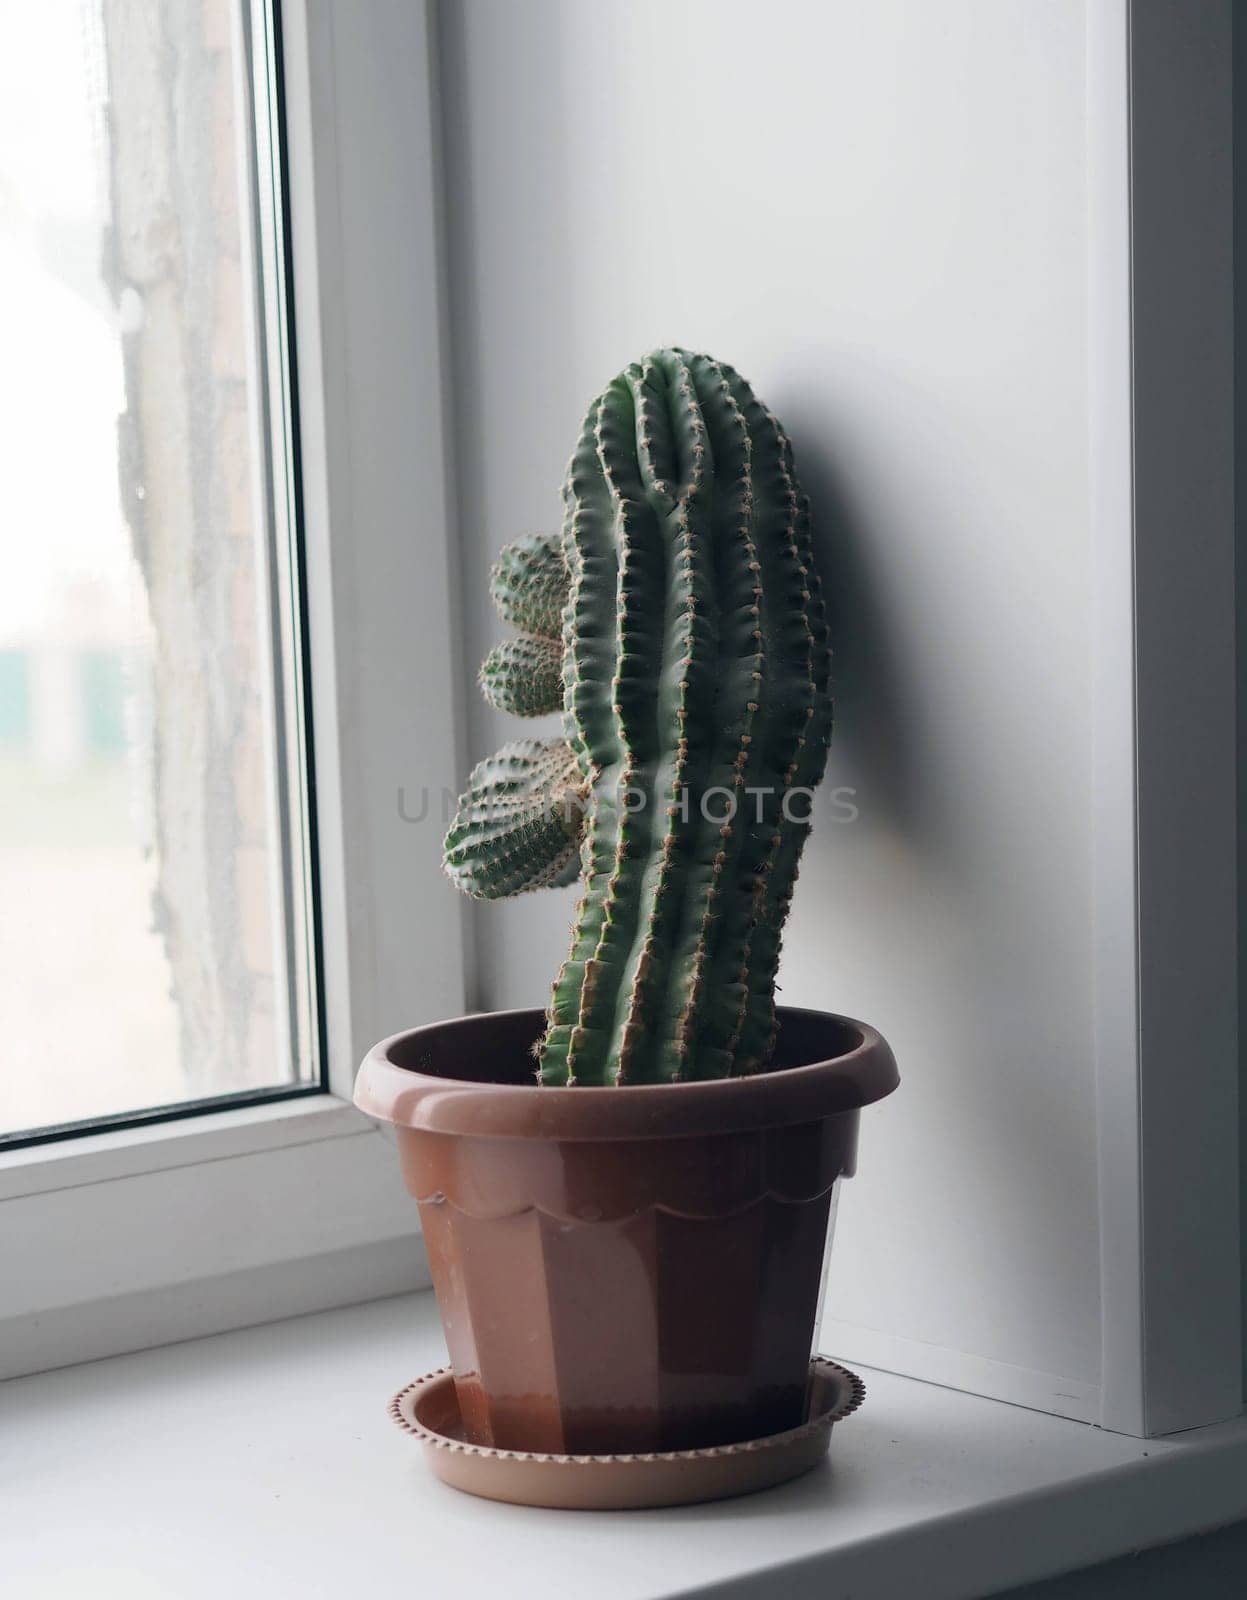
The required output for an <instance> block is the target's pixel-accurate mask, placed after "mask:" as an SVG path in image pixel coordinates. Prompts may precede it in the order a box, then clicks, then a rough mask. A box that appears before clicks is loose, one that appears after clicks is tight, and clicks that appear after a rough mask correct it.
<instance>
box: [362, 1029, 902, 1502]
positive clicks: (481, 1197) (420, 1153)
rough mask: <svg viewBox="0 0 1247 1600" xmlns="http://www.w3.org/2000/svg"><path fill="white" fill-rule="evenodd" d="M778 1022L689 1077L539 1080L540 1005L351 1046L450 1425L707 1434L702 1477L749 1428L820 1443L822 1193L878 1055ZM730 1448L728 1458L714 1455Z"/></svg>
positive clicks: (858, 1032)
mask: <svg viewBox="0 0 1247 1600" xmlns="http://www.w3.org/2000/svg"><path fill="white" fill-rule="evenodd" d="M779 1020H780V1032H779V1043H778V1047H777V1055H776V1066H775V1068H774V1069H773V1070H771V1071H769V1072H766V1073H759V1074H756V1075H754V1076H752V1077H745V1078H726V1079H720V1080H714V1081H709V1082H698V1083H677V1084H639V1085H629V1086H628V1087H626V1088H599V1087H594V1088H552V1087H548V1086H539V1085H537V1084H535V1083H534V1082H533V1077H532V1056H531V1048H532V1046H533V1044H534V1042H535V1041H536V1040H537V1039H538V1037H539V1036H540V1034H541V1031H542V1029H543V1027H544V1024H545V1016H544V1013H543V1012H541V1011H536V1010H534V1011H510V1012H499V1013H494V1014H486V1015H478V1016H472V1017H463V1018H460V1019H459V1020H457V1021H454V1022H446V1023H437V1024H434V1025H431V1026H429V1027H425V1028H417V1029H415V1030H413V1031H412V1032H410V1033H405V1034H399V1035H397V1036H396V1037H395V1038H392V1039H388V1040H386V1041H385V1042H384V1043H382V1044H380V1045H378V1046H377V1047H376V1048H375V1049H374V1050H373V1051H371V1052H370V1053H369V1055H368V1057H367V1058H366V1060H365V1061H364V1064H363V1067H362V1068H361V1070H360V1074H359V1077H358V1079H357V1081H356V1086H355V1102H356V1104H357V1105H358V1106H359V1107H360V1109H361V1110H363V1111H366V1112H368V1113H369V1114H370V1115H372V1116H374V1117H381V1118H384V1119H385V1120H386V1121H389V1122H392V1123H394V1124H395V1126H396V1127H397V1130H398V1148H399V1157H400V1161H401V1164H402V1170H403V1177H404V1179H405V1181H406V1184H407V1188H408V1190H409V1191H410V1193H411V1194H412V1195H413V1197H414V1198H415V1199H416V1201H417V1202H418V1203H419V1207H420V1219H421V1224H422V1227H423V1232H424V1241H425V1245H426V1247H427V1250H428V1258H429V1267H430V1270H431V1273H432V1277H433V1286H434V1289H435V1291H436V1293H437V1300H438V1309H439V1311H440V1313H441V1318H442V1326H443V1328H444V1330H445V1334H446V1346H447V1349H448V1351H449V1354H450V1361H451V1367H452V1369H453V1372H454V1382H453V1385H448V1387H449V1388H451V1389H453V1393H454V1396H455V1404H456V1406H457V1408H458V1424H457V1426H458V1427H459V1429H460V1430H461V1441H462V1442H464V1443H466V1444H470V1445H472V1446H473V1447H475V1448H479V1449H482V1450H493V1451H501V1452H504V1453H519V1454H522V1455H525V1456H533V1457H538V1456H540V1457H614V1458H618V1457H629V1458H631V1457H645V1458H657V1457H662V1458H664V1459H666V1458H667V1457H672V1456H680V1455H681V1454H682V1453H687V1452H693V1453H694V1454H695V1455H697V1456H699V1457H701V1456H702V1455H703V1454H704V1453H705V1452H711V1454H710V1455H708V1456H706V1457H705V1460H706V1461H707V1462H711V1461H713V1462H715V1463H717V1465H715V1466H714V1467H709V1466H707V1468H706V1470H707V1472H709V1473H710V1474H711V1476H712V1477H713V1476H714V1475H715V1474H726V1475H728V1476H731V1474H732V1473H734V1472H736V1471H737V1470H739V1471H740V1472H741V1473H743V1474H744V1475H745V1478H746V1479H748V1477H749V1474H751V1473H753V1472H755V1471H758V1472H760V1471H763V1470H764V1469H765V1470H767V1471H770V1470H773V1469H775V1468H776V1466H777V1464H782V1456H781V1457H780V1458H776V1461H771V1459H770V1456H769V1454H767V1453H764V1456H765V1461H763V1460H759V1459H756V1457H757V1451H756V1450H755V1449H754V1448H753V1445H752V1444H751V1443H750V1441H770V1440H773V1439H778V1438H783V1439H786V1440H788V1441H789V1443H788V1445H786V1446H785V1448H786V1449H787V1448H791V1450H792V1451H793V1452H795V1456H794V1459H800V1460H805V1459H806V1455H805V1454H803V1452H805V1453H808V1452H809V1451H810V1450H814V1449H815V1440H814V1438H813V1437H812V1436H811V1435H810V1434H807V1433H805V1432H804V1431H803V1430H804V1429H805V1428H806V1425H807V1423H808V1422H809V1421H810V1420H811V1419H810V1415H809V1413H808V1403H809V1399H810V1360H811V1356H812V1353H813V1352H814V1351H815V1350H817V1335H818V1325H819V1321H820V1317H821V1302H822V1293H823V1286H824V1284H825V1281H826V1264H827V1252H828V1249H829V1247H830V1241H831V1234H832V1222H833V1219H834V1216H835V1203H836V1197H837V1193H838V1187H839V1183H840V1180H841V1179H842V1178H846V1177H850V1176H851V1175H852V1174H853V1172H854V1171H855V1169H856V1164H857V1135H858V1121H859V1116H860V1110H861V1107H862V1106H865V1105H869V1104H870V1103H871V1102H873V1101H875V1100H879V1099H881V1098H882V1097H883V1096H884V1095H886V1094H889V1093H890V1092H891V1091H892V1089H894V1088H895V1086H896V1083H897V1073H896V1063H895V1062H894V1060H893V1058H892V1052H891V1051H890V1050H889V1049H888V1046H887V1044H886V1043H885V1042H884V1041H883V1040H882V1039H881V1038H880V1036H879V1035H878V1034H877V1033H876V1032H875V1031H874V1029H872V1028H868V1027H867V1026H866V1025H865V1024H864V1023H860V1022H854V1021H852V1020H851V1019H850V1018H847V1017H837V1016H832V1015H828V1014H826V1013H823V1012H817V1011H798V1010H794V1009H790V1008H781V1009H780V1012H779ZM796 1435H800V1436H801V1437H800V1439H799V1440H797V1439H795V1438H793V1437H792V1436H796ZM825 1445H826V1440H825V1438H823V1440H822V1441H821V1443H819V1444H818V1448H817V1450H816V1452H815V1453H816V1455H821V1453H822V1450H823V1449H824V1448H825ZM729 1446H730V1447H733V1449H736V1450H737V1451H738V1452H739V1454H740V1457H741V1460H740V1462H739V1463H738V1465H737V1466H735V1467H729V1466H728V1465H727V1464H726V1463H727V1462H729V1461H732V1462H735V1461H736V1456H735V1455H732V1456H727V1457H725V1456H722V1455H717V1454H714V1453H713V1452H716V1451H720V1450H722V1449H723V1448H724V1447H729ZM475 1459H476V1457H475V1456H464V1457H463V1458H462V1460H463V1461H472V1460H475ZM482 1459H483V1458H482ZM454 1460H455V1462H456V1463H458V1464H460V1465H462V1462H461V1459H460V1456H459V1454H455V1456H454ZM766 1462H769V1463H770V1464H769V1465H766ZM807 1464H808V1463H807ZM463 1470H465V1471H466V1470H468V1469H467V1468H464V1469H463ZM621 1470H622V1469H621ZM796 1470H800V1468H797V1469H796ZM786 1475H789V1474H788V1472H787V1469H786V1468H784V1469H783V1470H782V1471H781V1472H780V1476H786ZM528 1477H532V1474H531V1473H528V1474H526V1478H528ZM599 1477H601V1474H600V1473H599ZM608 1480H609V1481H610V1482H612V1483H614V1482H616V1481H618V1482H619V1485H620V1492H621V1493H629V1494H631V1493H635V1492H636V1491H634V1490H629V1489H626V1488H625V1486H624V1479H623V1478H621V1477H620V1475H619V1474H617V1473H615V1472H611V1473H610V1474H607V1475H606V1477H605V1478H603V1479H602V1481H608ZM769 1481H778V1479H772V1480H769ZM746 1486H748V1485H746ZM754 1486H755V1487H756V1486H760V1485H754ZM479 1492H482V1493H485V1492H489V1491H486V1490H481V1491H479ZM534 1492H537V1488H536V1480H535V1479H534ZM542 1492H547V1491H542ZM643 1492H649V1491H643ZM716 1492H717V1491H716ZM722 1492H723V1493H736V1492H741V1491H740V1490H737V1489H727V1488H725V1489H724V1490H723V1491H722ZM709 1493H710V1491H709V1490H706V1491H705V1493H704V1494H703V1492H702V1491H700V1490H699V1491H698V1492H697V1493H696V1494H694V1495H693V1496H692V1497H693V1498H703V1497H705V1494H709ZM509 1497H517V1496H509ZM542 1503H544V1501H543V1502H542ZM569 1503H570V1502H569ZM594 1503H595V1504H602V1503H605V1501H603V1500H597V1501H595V1502H594ZM626 1503H628V1504H633V1503H638V1502H635V1501H633V1500H631V1499H630V1500H628V1501H627V1502H626ZM649 1503H652V1502H649Z"/></svg>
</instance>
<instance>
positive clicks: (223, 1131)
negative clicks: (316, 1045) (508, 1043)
mask: <svg viewBox="0 0 1247 1600" xmlns="http://www.w3.org/2000/svg"><path fill="white" fill-rule="evenodd" d="M282 12H283V15H282V49H283V54H284V75H283V76H284V95H285V114H286V123H287V131H288V140H287V143H288V151H289V161H288V171H287V174H286V179H287V183H288V187H289V204H290V213H291V231H292V241H293V251H292V253H293V257H294V276H295V283H294V307H295V314H294V342H295V353H296V359H297V367H298V378H299V381H298V399H299V428H300V444H301V460H302V501H303V523H304V539H305V546H306V551H307V567H308V572H307V585H308V616H307V628H308V636H309V642H310V654H311V698H312V705H313V712H314V729H315V740H314V744H315V756H314V770H315V783H316V796H317V807H318V845H319V878H320V891H321V906H322V918H321V920H322V929H323V941H322V958H323V966H324V995H323V1004H324V1008H325V1018H326V1034H327V1062H326V1065H327V1079H328V1090H327V1092H325V1093H322V1094H317V1095H312V1096H308V1097H306V1098H299V1099H295V1100H290V1101H285V1102H275V1103H272V1104H267V1105H257V1106H247V1107H239V1108H236V1109H233V1110H225V1111H221V1112H216V1113H210V1114H207V1115H202V1116H196V1117H194V1118H188V1119H186V1120H183V1121H173V1122H167V1123H159V1124H154V1125H150V1126H144V1127H139V1128H131V1129H118V1130H114V1131H110V1132H102V1133H99V1134H93V1135H88V1136H85V1137H82V1138H77V1139H74V1140H71V1141H66V1142H64V1143H59V1144H57V1143H50V1144H43V1145H34V1146H30V1147H27V1148H24V1149H17V1150H13V1151H10V1152H7V1153H6V1154H4V1155H3V1156H0V1284H3V1294H2V1295H0V1377H8V1376H13V1375H15V1374H18V1373H24V1372H32V1371H38V1370H42V1369H45V1368H49V1367H55V1366H58V1365H63V1364H65V1363H68V1362H74V1361H81V1360H87V1359H92V1358H95V1357H98V1356H103V1355H109V1354H113V1353H116V1352H118V1351H123V1350H133V1349H140V1348H146V1347H148V1346H151V1345H155V1344H161V1343H165V1342H168V1341H170V1340H173V1339H178V1338H185V1337H190V1336H193V1335H195V1334H201V1333H207V1332H212V1331H216V1330H218V1329H222V1328H228V1327H236V1326H240V1325H243V1324H245V1323H247V1322H255V1321H265V1320H269V1319H270V1318H274V1317H279V1316H283V1315H289V1314H292V1313H295V1312H300V1311H307V1310H313V1309H319V1308H322V1307H325V1306H329V1305H335V1304H343V1303H347V1302H350V1301H355V1300H361V1299H366V1298H369V1297H370V1296H375V1295H381V1294H390V1293H396V1292H399V1291H401V1290H404V1289H408V1288H413V1287H418V1286H420V1285H422V1284H425V1283H427V1282H428V1277H427V1270H426V1268H425V1265H424V1259H423V1252H422V1248H421V1246H420V1244H419V1240H418V1230H417V1228H416V1220H415V1208H414V1206H413V1205H412V1204H411V1202H410V1201H409V1200H408V1198H407V1196H406V1195H405V1194H404V1193H403V1190H402V1186H401V1183H400V1182H399V1179H398V1173H397V1170H396V1164H395V1161H394V1158H393V1153H392V1151H391V1149H390V1148H389V1143H388V1140H387V1139H386V1137H385V1136H384V1135H383V1134H382V1133H380V1132H379V1131H378V1130H377V1129H376V1128H375V1127H374V1125H373V1124H372V1123H370V1122H369V1121H368V1120H367V1119H366V1118H364V1117H363V1116H361V1115H360V1114H359V1113H358V1112H357V1111H355V1109H354V1107H353V1106H352V1105H351V1103H350V1096H351V1086H352V1081H353V1077H354V1071H355V1066H356V1064H357V1062H358V1061H359V1059H360V1057H361V1055H362V1053H363V1051H364V1050H365V1049H366V1048H367V1046H368V1045H369V1044H370V1043H371V1042H372V1041H373V1040H375V1039H376V1038H377V1037H379V1036H381V1035H382V1034H385V1033H388V1032H392V1031H394V1030H395V1029H397V1028H398V1027H400V1026H402V1025H404V1024H406V1023H410V1022H412V1021H414V1020H420V1019H427V1018H430V1017H435V1016H447V1015H453V1014H455V1013H457V1012H459V1011H462V1010H463V1009H464V1002H465V960H464V944H463V928H464V919H463V915H462V911H461V909H460V906H459V903H458V900H457V898H456V897H455V896H454V894H453V891H451V890H450V889H449V886H448V885H446V884H445V882H444V880H443V879H442V877H441V874H440V869H439V864H438V860H437V856H436V852H435V851H427V850H423V849H421V848H419V845H420V844H422V843H423V839H420V840H416V841H413V839H412V838H411V834H412V832H413V830H410V829H408V830H407V836H406V837H404V836H403V835H402V834H401V833H400V832H399V831H398V830H400V829H401V827H402V824H401V822H400V820H399V818H398V798H397V797H398V790H399V788H400V786H406V787H407V788H408V790H409V791H410V790H412V788H413V787H416V786H420V785H423V784H426V783H427V785H428V786H429V789H430V790H431V791H432V792H433V793H435V794H440V791H441V787H442V786H443V785H444V784H446V783H447V782H450V781H453V778H452V775H453V774H456V773H458V772H459V770H460V767H461V763H460V760H459V756H460V753H461V752H460V750H459V747H458V737H457V731H456V709H457V708H458V707H459V706H461V704H462V695H461V691H460V689H459V687H458V683H457V680H458V673H457V672H456V671H455V670H454V666H453V663H455V662H456V661H457V659H458V651H457V625H456V623H455V620H454V608H455V595H454V589H453V585H452V582H451V562H450V559H449V544H448V502H447V496H446V487H445V486H446V484H447V482H448V477H447V473H446V465H445V452H446V447H447V441H446V433H445V426H444V392H445V384H444V381H443V350H442V338H443V334H442V329H443V326H444V323H443V318H442V315H441V313H442V301H443V289H442V272H441V262H440V256H439V247H438V227H437V212H438V195H437V189H436V182H435V175H436V171H437V168H436V163H435V145H434V130H435V123H434V119H433V101H432V81H431V78H430V76H429V66H430V61H431V55H430V49H429V35H428V16H427V12H426V9H425V7H424V6H422V5H412V6H391V7H373V6H367V7H361V8H358V9H355V8H352V10H351V12H350V15H349V17H348V15H347V14H346V13H344V12H343V11H342V10H341V9H340V8H338V9H336V10H335V8H334V6H333V5H332V4H331V3H329V0H307V3H303V0H287V3H286V4H285V5H284V6H283V7H282ZM413 69H414V70H413ZM395 197H399V198H398V199H397V202H396V198H395ZM429 904H436V905H437V912H436V915H435V916H430V915H428V914H427V913H425V912H423V911H422V907H424V906H427V905H429ZM59 1044H60V1047H61V1048H74V1045H73V1042H72V1041H59ZM49 1055H50V1057H51V1059H50V1062H49V1070H55V1055H54V1052H51V1051H50V1052H49Z"/></svg>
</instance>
